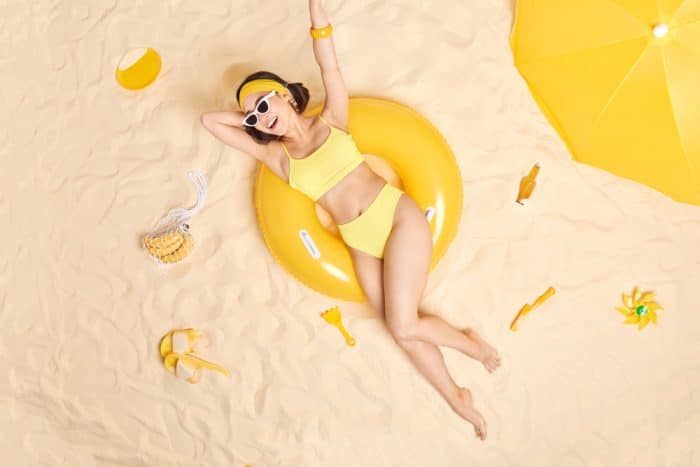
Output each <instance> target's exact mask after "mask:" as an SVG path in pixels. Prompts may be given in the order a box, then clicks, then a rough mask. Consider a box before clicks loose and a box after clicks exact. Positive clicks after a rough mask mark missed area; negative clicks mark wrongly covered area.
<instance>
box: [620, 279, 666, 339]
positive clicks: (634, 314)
mask: <svg viewBox="0 0 700 467" xmlns="http://www.w3.org/2000/svg"><path fill="white" fill-rule="evenodd" d="M622 305H623V306H618V307H616V309H617V311H619V312H620V313H622V314H623V315H624V316H625V318H626V319H625V321H624V323H625V324H636V325H637V329H638V330H642V329H644V327H645V326H646V325H647V324H649V322H650V321H651V322H652V323H654V324H656V323H657V316H656V311H657V310H663V308H662V307H661V305H659V304H658V303H656V302H655V301H654V292H650V291H647V292H640V291H639V288H638V287H635V288H634V290H632V294H630V295H627V294H626V293H623V294H622Z"/></svg>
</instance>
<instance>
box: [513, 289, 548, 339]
mask: <svg viewBox="0 0 700 467" xmlns="http://www.w3.org/2000/svg"><path fill="white" fill-rule="evenodd" d="M555 293H556V291H555V290H554V287H550V288H548V289H547V290H546V291H545V292H544V293H543V294H542V295H540V296H539V297H537V299H536V300H535V302H534V303H533V304H532V305H529V304H525V305H523V307H522V308H521V309H520V311H518V314H517V315H515V318H514V319H513V321H512V322H511V323H510V330H511V331H517V330H518V322H519V321H520V319H521V318H522V317H523V316H525V315H526V314H528V313H530V312H531V311H532V310H534V309H535V308H537V307H538V306H540V305H542V304H543V303H544V302H545V301H547V300H548V299H549V298H550V297H551V296H552V295H554V294H555Z"/></svg>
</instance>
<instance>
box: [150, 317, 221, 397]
mask: <svg viewBox="0 0 700 467" xmlns="http://www.w3.org/2000/svg"><path fill="white" fill-rule="evenodd" d="M207 343H208V339H207V338H206V336H205V335H204V333H203V332H202V331H199V330H197V329H193V328H187V329H175V330H173V331H170V332H168V333H167V334H166V335H164V336H163V337H162V338H161V340H160V345H159V350H160V356H161V357H162V358H163V365H164V366H165V368H166V369H167V370H168V371H170V372H171V373H175V374H176V375H177V377H178V378H181V379H184V380H185V381H187V382H188V383H191V384H195V383H198V382H199V378H200V373H201V370H202V369H208V370H212V371H216V372H218V373H221V374H222V375H224V376H230V373H229V371H228V370H227V369H226V368H224V367H222V366H221V365H217V364H216V363H212V362H209V361H207V360H204V359H202V358H199V357H197V356H195V355H193V353H194V352H195V351H198V350H201V347H203V346H205V345H206V344H207Z"/></svg>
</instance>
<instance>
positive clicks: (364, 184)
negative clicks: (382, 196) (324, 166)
mask: <svg viewBox="0 0 700 467" xmlns="http://www.w3.org/2000/svg"><path fill="white" fill-rule="evenodd" d="M385 184H386V181H385V180H384V179H383V178H382V177H380V176H379V175H377V174H376V173H374V172H372V169H370V168H369V166H368V165H367V163H366V162H364V163H362V164H360V165H358V166H357V167H356V168H355V169H354V170H353V171H352V172H350V173H349V174H347V175H346V176H345V178H343V179H342V180H340V182H338V184H337V185H335V186H334V187H333V188H331V189H330V190H328V192H326V194H324V195H323V196H321V197H320V198H319V199H318V201H317V203H318V204H319V206H321V207H322V208H323V209H325V210H326V211H328V213H329V214H330V215H331V217H333V221H335V223H336V224H339V225H340V224H346V223H348V222H350V221H351V220H353V219H355V218H356V217H358V216H359V215H360V214H362V213H363V212H365V210H367V208H368V207H369V205H370V204H372V201H374V199H375V198H376V197H377V195H378V194H379V192H380V191H381V189H382V187H383V186H384V185H385Z"/></svg>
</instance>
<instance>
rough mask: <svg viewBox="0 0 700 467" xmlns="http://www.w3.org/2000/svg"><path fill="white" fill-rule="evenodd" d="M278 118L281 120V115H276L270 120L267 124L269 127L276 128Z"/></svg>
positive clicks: (269, 128) (270, 128)
mask: <svg viewBox="0 0 700 467" xmlns="http://www.w3.org/2000/svg"><path fill="white" fill-rule="evenodd" d="M277 120H279V117H274V118H273V119H272V120H270V123H268V124H267V129H268V130H272V129H274V128H275V127H276V126H277Z"/></svg>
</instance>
